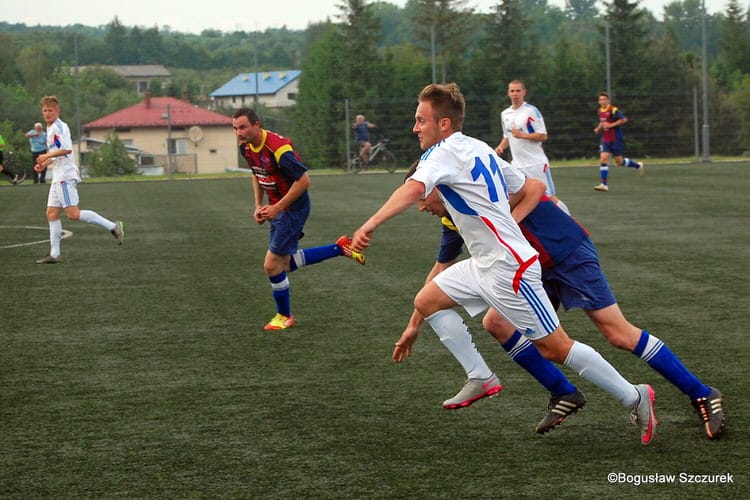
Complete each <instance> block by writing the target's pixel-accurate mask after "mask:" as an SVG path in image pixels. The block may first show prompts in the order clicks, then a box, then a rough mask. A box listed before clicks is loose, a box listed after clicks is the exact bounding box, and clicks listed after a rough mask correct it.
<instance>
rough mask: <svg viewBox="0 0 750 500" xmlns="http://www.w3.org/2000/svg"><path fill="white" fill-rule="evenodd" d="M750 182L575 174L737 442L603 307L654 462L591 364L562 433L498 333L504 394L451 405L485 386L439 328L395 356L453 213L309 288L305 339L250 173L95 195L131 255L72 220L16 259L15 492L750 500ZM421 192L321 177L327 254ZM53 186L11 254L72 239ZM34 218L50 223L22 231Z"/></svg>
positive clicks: (29, 215)
mask: <svg viewBox="0 0 750 500" xmlns="http://www.w3.org/2000/svg"><path fill="white" fill-rule="evenodd" d="M749 168H750V165H748V164H747V163H735V164H703V165H670V166H661V165H659V166H652V167H650V168H649V170H648V173H647V175H646V177H645V178H643V179H640V178H638V177H637V176H636V175H635V174H634V172H633V171H631V170H626V169H624V168H616V169H611V170H612V171H611V174H610V177H611V181H610V186H611V191H610V192H609V193H598V192H595V191H594V190H593V189H592V186H593V185H594V184H595V183H596V182H597V177H598V169H597V168H596V167H590V168H574V167H571V168H560V169H555V170H554V175H555V180H556V183H557V188H558V191H559V193H560V194H561V197H562V198H563V199H564V200H565V201H566V203H567V204H568V206H569V207H570V209H571V210H572V212H573V213H574V215H575V216H576V217H577V218H578V219H579V220H580V222H582V223H583V224H584V225H586V227H587V228H588V229H589V230H590V231H591V232H592V235H593V238H594V241H595V242H596V244H597V246H598V248H599V250H600V253H601V255H602V263H603V266H604V270H605V272H606V273H607V275H608V277H609V279H610V282H611V285H612V287H613V289H614V291H615V294H616V295H617V297H618V299H619V301H620V304H621V307H622V308H623V310H624V312H625V314H626V315H627V316H628V317H629V319H630V320H631V321H632V322H633V323H635V324H637V325H639V326H641V327H644V328H648V329H649V330H651V331H652V332H653V333H654V334H656V335H657V336H659V337H660V338H661V339H663V340H664V341H665V342H667V343H668V345H669V346H670V347H671V348H672V350H673V351H675V352H676V353H677V354H678V355H679V356H680V357H681V358H682V359H683V360H684V362H685V363H686V364H687V366H688V367H689V368H691V369H692V370H693V371H694V372H695V373H696V374H697V375H699V376H701V377H703V378H704V379H705V381H706V382H708V383H711V384H715V385H717V386H718V387H720V388H721V389H722V391H723V392H724V394H725V396H726V398H727V401H726V409H727V411H728V414H729V421H728V429H727V432H726V436H725V438H724V439H722V440H721V441H719V442H711V441H709V440H708V439H706V438H705V437H704V435H703V434H702V430H701V428H700V426H699V424H698V419H697V416H696V415H695V414H694V413H693V411H692V408H691V407H690V406H689V404H688V400H687V398H686V397H684V396H683V395H681V394H679V393H678V392H677V390H676V389H674V388H673V387H672V386H671V385H669V384H668V383H667V382H666V381H665V380H664V379H662V378H661V377H659V376H658V375H657V374H656V373H655V372H653V371H652V370H651V369H650V368H648V367H647V366H646V365H645V364H644V363H642V362H640V361H639V360H638V359H637V358H635V357H634V356H633V355H632V354H629V353H625V352H622V351H618V350H617V349H615V348H614V347H611V346H609V345H608V344H606V343H605V341H604V340H603V339H602V338H601V337H600V336H599V335H598V333H596V332H595V330H594V328H593V326H592V325H591V324H590V323H588V321H587V320H586V319H585V317H584V316H583V314H582V313H581V312H580V311H571V312H569V313H561V318H562V320H563V324H564V325H565V326H566V329H567V330H568V331H569V332H570V333H571V335H572V336H573V337H575V338H578V339H579V340H582V341H585V342H587V343H589V344H590V345H592V346H594V347H595V348H597V349H598V350H599V351H600V352H601V353H602V354H603V355H604V356H605V357H607V358H608V359H609V360H610V361H612V362H613V364H614V365H615V366H617V367H618V368H619V369H620V370H621V372H622V373H623V375H625V376H626V377H627V378H629V379H631V380H633V381H637V382H649V383H651V384H652V385H653V386H654V388H655V390H656V393H657V415H658V417H659V420H660V422H661V426H660V433H659V436H658V438H657V440H656V442H655V443H654V444H653V445H652V446H649V447H644V446H642V445H641V444H640V442H639V439H638V431H637V429H635V428H634V427H631V426H630V425H629V423H628V420H627V414H626V412H625V410H624V409H622V408H621V407H620V406H619V404H618V403H617V402H615V401H614V400H613V399H612V398H610V397H609V396H608V395H606V394H604V393H603V392H602V391H600V390H599V389H598V388H596V387H593V386H591V385H589V384H587V383H586V382H585V381H581V379H580V378H579V377H578V376H577V375H575V374H572V373H571V372H570V371H567V370H566V373H568V374H569V375H570V377H571V380H572V381H573V382H574V383H578V384H579V386H580V387H581V388H582V389H583V390H584V392H585V393H586V394H587V395H588V398H589V404H588V405H587V407H586V408H585V410H584V411H582V412H580V413H579V414H577V415H575V416H574V417H571V418H570V419H569V420H568V421H567V422H566V423H565V424H563V426H561V427H560V428H558V429H557V430H555V431H554V432H552V433H550V434H548V435H545V436H538V435H536V434H535V433H534V432H533V428H534V425H535V424H536V422H537V421H538V420H539V419H540V418H541V417H542V416H543V415H544V410H545V407H546V403H547V395H545V392H544V390H543V389H542V388H541V387H540V386H538V385H537V384H536V383H535V382H533V381H532V379H531V378H530V377H529V376H528V375H527V374H526V373H525V372H523V371H521V369H520V368H518V367H517V366H516V365H515V364H514V363H512V362H511V361H509V359H508V358H507V357H506V356H505V354H504V353H503V352H502V350H500V348H499V347H497V346H496V345H494V344H493V343H492V342H491V341H490V339H489V337H488V335H486V334H485V333H483V332H482V331H481V330H480V323H479V321H478V320H477V319H472V320H470V321H469V324H470V325H471V326H472V328H473V329H474V331H475V338H476V342H477V345H478V347H479V349H480V350H481V351H482V352H483V353H484V354H485V357H486V359H487V360H488V362H489V364H490V365H491V366H492V367H493V368H494V369H495V370H496V371H497V373H498V374H499V376H500V378H501V379H502V381H503V383H504V386H505V387H504V389H503V391H502V392H501V395H500V396H499V397H498V398H495V399H491V400H487V401H481V402H479V403H477V404H475V405H474V406H472V407H471V408H468V409H465V410H461V411H455V412H450V411H446V410H444V409H442V407H441V405H440V403H441V402H442V400H443V399H446V398H447V397H449V396H452V395H453V394H454V393H455V392H456V391H457V390H458V389H459V387H460V385H461V383H462V382H463V372H462V370H461V369H460V367H459V365H458V364H457V363H456V362H455V361H453V359H452V358H451V357H450V356H449V355H448V353H447V351H446V350H445V349H444V348H443V347H442V346H441V345H440V343H439V342H438V340H437V338H436V337H435V336H434V335H433V334H432V332H431V331H430V330H429V327H426V326H425V328H424V330H423V334H422V337H421V338H420V340H419V342H418V343H417V345H416V347H415V354H414V356H413V357H412V358H411V359H409V360H408V362H406V363H404V364H401V365H394V364H393V363H392V362H391V361H390V354H391V348H392V345H393V343H394V342H395V340H396V339H397V338H398V336H399V335H400V333H401V331H402V329H403V326H404V325H405V323H406V320H407V318H408V315H409V313H410V311H411V299H412V297H413V295H414V293H415V292H416V291H417V289H418V288H419V286H420V283H421V282H422V280H423V278H424V275H425V273H426V272H427V270H428V269H429V267H430V266H431V265H432V263H433V259H434V257H435V252H436V249H437V243H438V241H439V225H438V221H437V219H435V218H434V217H431V216H429V215H426V214H420V213H417V211H416V209H415V210H412V211H410V212H408V213H407V214H404V215H402V216H400V217H399V218H397V219H395V220H393V221H391V222H390V223H388V224H387V225H386V226H384V227H382V228H381V229H380V230H379V231H378V232H377V233H376V236H375V239H374V242H373V246H372V248H371V249H370V251H369V252H368V259H369V260H368V264H367V266H365V267H361V266H359V265H357V264H355V263H354V262H352V261H350V260H348V259H344V258H337V259H334V260H331V261H328V262H325V263H322V264H319V265H316V266H311V267H309V268H305V269H302V270H300V271H299V272H296V273H294V274H292V275H291V276H290V279H291V282H292V287H293V288H292V293H293V297H292V300H293V309H294V313H295V315H296V316H297V320H298V326H297V327H295V328H294V329H292V330H290V331H286V332H283V333H269V332H264V331H263V330H262V326H263V324H264V323H265V321H267V320H268V319H269V318H270V317H271V316H272V315H273V313H274V308H273V305H272V300H271V295H270V287H269V284H268V281H267V279H266V277H265V275H264V273H263V270H262V262H263V255H264V253H265V249H266V246H267V227H265V226H260V227H259V226H256V225H255V224H254V223H252V222H251V220H250V217H249V213H250V212H249V209H250V207H251V205H252V202H251V198H252V195H251V189H250V181H249V179H248V178H247V177H243V178H232V179H215V180H200V181H199V180H191V181H162V182H138V183H135V182H129V183H92V184H84V185H82V186H80V194H81V198H82V200H83V201H82V206H83V207H84V208H90V209H94V210H97V211H99V212H100V213H101V214H102V215H104V216H106V217H110V218H113V219H123V220H124V221H125V229H126V241H125V244H124V245H123V246H122V247H118V246H117V245H116V244H115V242H114V239H113V238H112V237H111V236H110V235H109V234H107V233H106V232H105V231H104V230H102V229H101V228H98V227H96V226H90V225H87V224H83V223H68V222H65V221H64V226H65V228H66V229H69V230H72V231H73V232H74V234H73V236H72V237H71V238H68V239H66V240H64V241H63V255H64V258H65V262H64V263H62V264H59V265H54V266H41V265H37V264H35V263H34V260H35V259H36V258H39V257H41V256H43V255H44V254H46V252H47V250H48V248H47V245H46V244H39V245H32V246H22V247H14V248H0V266H2V281H1V283H2V294H1V296H2V299H3V301H2V302H3V303H2V307H0V396H1V397H2V399H1V401H0V422H1V424H0V497H2V498H24V499H26V498H44V497H49V498H114V497H123V498H211V497H212V498H510V497H512V498H542V497H546V498H602V497H608V498H633V497H636V498H640V497H644V498H667V497H683V498H694V497H701V498H748V497H750V485H749V484H748V481H750V475H749V474H748V471H749V470H750V460H749V458H748V445H749V443H748V439H747V432H746V430H745V428H744V426H745V423H747V422H750V415H749V412H748V410H749V408H750V405H749V404H748V401H749V399H748V395H750V387H748V383H747V376H748V370H747V366H748V361H747V358H748V354H750V353H749V351H750V349H748V342H747V338H746V334H747V322H748V321H747V320H748V311H749V310H750V301H748V280H747V263H748V261H749V257H750V252H749V251H748V247H749V246H750V245H749V244H750V241H749V240H750V238H749V237H748V229H749V228H750V226H749V224H748V223H749V222H750V217H749V215H750V204H749V203H748V201H749V198H748V193H749V192H750V180H749V179H750V176H749V174H750V170H749ZM400 181H401V175H400V174H394V175H387V174H385V175H357V176H344V175H331V176H321V175H317V176H313V187H312V189H311V191H312V197H313V212H312V216H311V217H310V220H309V223H308V225H307V227H306V233H307V235H306V237H305V238H304V240H303V243H304V245H305V246H313V245H320V244H325V243H329V242H332V241H334V240H335V239H336V238H337V237H338V236H339V235H341V234H343V233H346V232H348V233H351V232H352V231H353V230H354V229H356V228H357V227H358V225H359V224H360V223H361V222H363V221H364V220H365V219H366V217H367V216H369V215H370V214H371V213H372V212H373V211H374V210H375V209H376V208H377V207H379V206H380V204H381V203H382V202H383V201H384V200H385V198H386V197H387V195H388V194H389V193H390V192H391V190H392V189H393V188H394V187H396V186H397V185H398V184H399V183H400ZM46 196H47V189H46V188H45V187H43V186H33V185H28V184H24V185H22V186H17V187H15V188H14V187H11V186H9V185H7V186H2V187H0V202H1V203H2V206H3V220H2V223H0V226H2V227H0V247H5V246H8V245H12V244H16V243H22V242H28V241H34V240H40V239H46V237H47V230H46V222H45V220H44V205H45V202H46ZM9 226H35V227H38V228H40V229H22V228H20V227H9ZM611 472H615V473H625V474H641V475H642V474H651V473H660V474H675V475H679V474H680V473H685V474H712V475H717V474H722V473H724V474H732V476H733V481H734V482H733V484H712V485H701V484H684V483H683V484H680V483H679V476H678V477H677V478H676V479H675V481H677V484H642V485H640V486H636V485H633V484H609V483H608V480H607V475H608V474H609V473H611Z"/></svg>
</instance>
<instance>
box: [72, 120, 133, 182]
mask: <svg viewBox="0 0 750 500" xmlns="http://www.w3.org/2000/svg"><path fill="white" fill-rule="evenodd" d="M85 161H86V163H85V165H84V166H85V167H87V168H88V172H89V174H90V175H91V176H93V177H115V176H120V175H132V174H135V173H136V166H135V160H134V159H133V158H131V157H130V156H128V150H127V149H126V148H125V143H123V142H122V141H121V140H120V138H119V137H118V136H117V132H115V131H114V130H113V131H111V132H110V133H109V134H107V140H106V142H105V143H104V144H102V146H101V147H100V148H99V149H97V150H94V151H91V152H89V153H88V154H87V155H86V158H85Z"/></svg>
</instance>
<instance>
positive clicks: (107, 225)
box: [79, 210, 116, 231]
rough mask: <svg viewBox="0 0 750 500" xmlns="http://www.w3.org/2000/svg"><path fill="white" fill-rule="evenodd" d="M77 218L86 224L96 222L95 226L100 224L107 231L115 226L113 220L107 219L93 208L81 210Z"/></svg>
mask: <svg viewBox="0 0 750 500" xmlns="http://www.w3.org/2000/svg"><path fill="white" fill-rule="evenodd" d="M79 219H80V220H81V221H82V222H86V223H88V224H96V225H97V226H102V227H103V228H104V229H106V230H107V231H111V230H113V229H114V228H115V226H116V225H115V223H114V222H112V221H111V220H109V219H105V218H104V217H102V216H101V215H99V214H98V213H96V212H94V211H93V210H81V215H80V217H79Z"/></svg>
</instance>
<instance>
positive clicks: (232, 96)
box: [210, 69, 302, 109]
mask: <svg viewBox="0 0 750 500" xmlns="http://www.w3.org/2000/svg"><path fill="white" fill-rule="evenodd" d="M301 74H302V72H301V71H300V70H296V69H293V70H285V71H264V72H260V73H240V74H239V75H237V76H235V77H234V78H232V79H231V80H229V81H228V82H227V83H225V84H224V85H222V86H221V87H219V88H218V89H216V90H214V91H213V92H211V94H210V97H211V101H212V103H213V104H212V106H213V107H217V106H221V107H225V108H232V109H239V108H241V107H243V106H252V105H253V104H255V98H256V96H257V98H258V102H259V103H260V104H263V105H265V106H268V107H269V108H278V107H284V106H293V105H294V104H295V101H296V99H297V92H298V89H299V77H300V75H301Z"/></svg>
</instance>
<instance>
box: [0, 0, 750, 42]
mask: <svg viewBox="0 0 750 500" xmlns="http://www.w3.org/2000/svg"><path fill="white" fill-rule="evenodd" d="M672 1H673V0H640V4H641V6H643V7H645V8H647V9H649V10H650V11H651V12H652V13H653V14H654V16H656V17H657V18H658V19H661V17H662V12H663V7H664V5H667V4H669V3H672ZM705 1H706V9H707V10H708V12H709V13H716V12H723V11H725V10H726V6H727V3H728V2H729V0H705ZM390 2H391V3H393V4H396V5H400V6H403V5H405V4H406V0H390ZM548 2H549V4H550V5H558V6H563V5H565V0H548ZM3 3H4V4H5V5H3V7H2V9H0V20H2V21H6V22H10V23H25V24H26V25H29V26H36V25H38V24H42V25H53V26H66V25H70V24H76V23H80V24H83V25H85V26H103V25H106V24H109V22H110V21H112V19H114V17H115V16H117V17H118V18H119V19H120V22H121V23H122V24H123V25H125V26H141V27H146V28H151V27H153V26H158V27H159V28H162V27H164V26H169V27H170V28H171V29H172V30H174V31H182V32H186V33H196V34H198V33H200V32H201V31H203V30H204V29H217V30H220V31H228V32H231V31H236V30H241V31H257V30H261V31H262V30H264V29H266V28H268V27H272V28H280V27H282V26H286V27H287V28H289V29H295V30H297V29H304V28H305V27H307V25H308V24H309V23H311V22H318V21H324V20H325V19H326V18H327V17H328V18H331V19H332V20H335V19H336V17H335V16H336V15H337V14H338V12H339V10H338V9H337V8H336V5H339V4H340V2H339V1H337V0H271V1H268V0H266V1H261V0H250V1H249V2H241V1H240V2H237V1H230V0H212V1H209V2H197V1H195V2H193V1H190V0H127V1H124V2H119V1H118V2H114V1H111V0H97V1H93V2H92V1H91V0H66V1H64V2H60V3H57V4H55V6H54V7H51V8H50V7H49V6H48V7H45V6H44V5H42V4H39V3H38V2H33V1H23V0H12V1H10V2H3ZM495 4H497V0H471V1H470V2H469V5H473V6H474V7H475V8H477V10H478V11H480V12H489V10H490V7H491V6H492V5H495ZM739 4H740V6H741V7H743V8H747V4H748V1H747V0H740V2H739Z"/></svg>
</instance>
